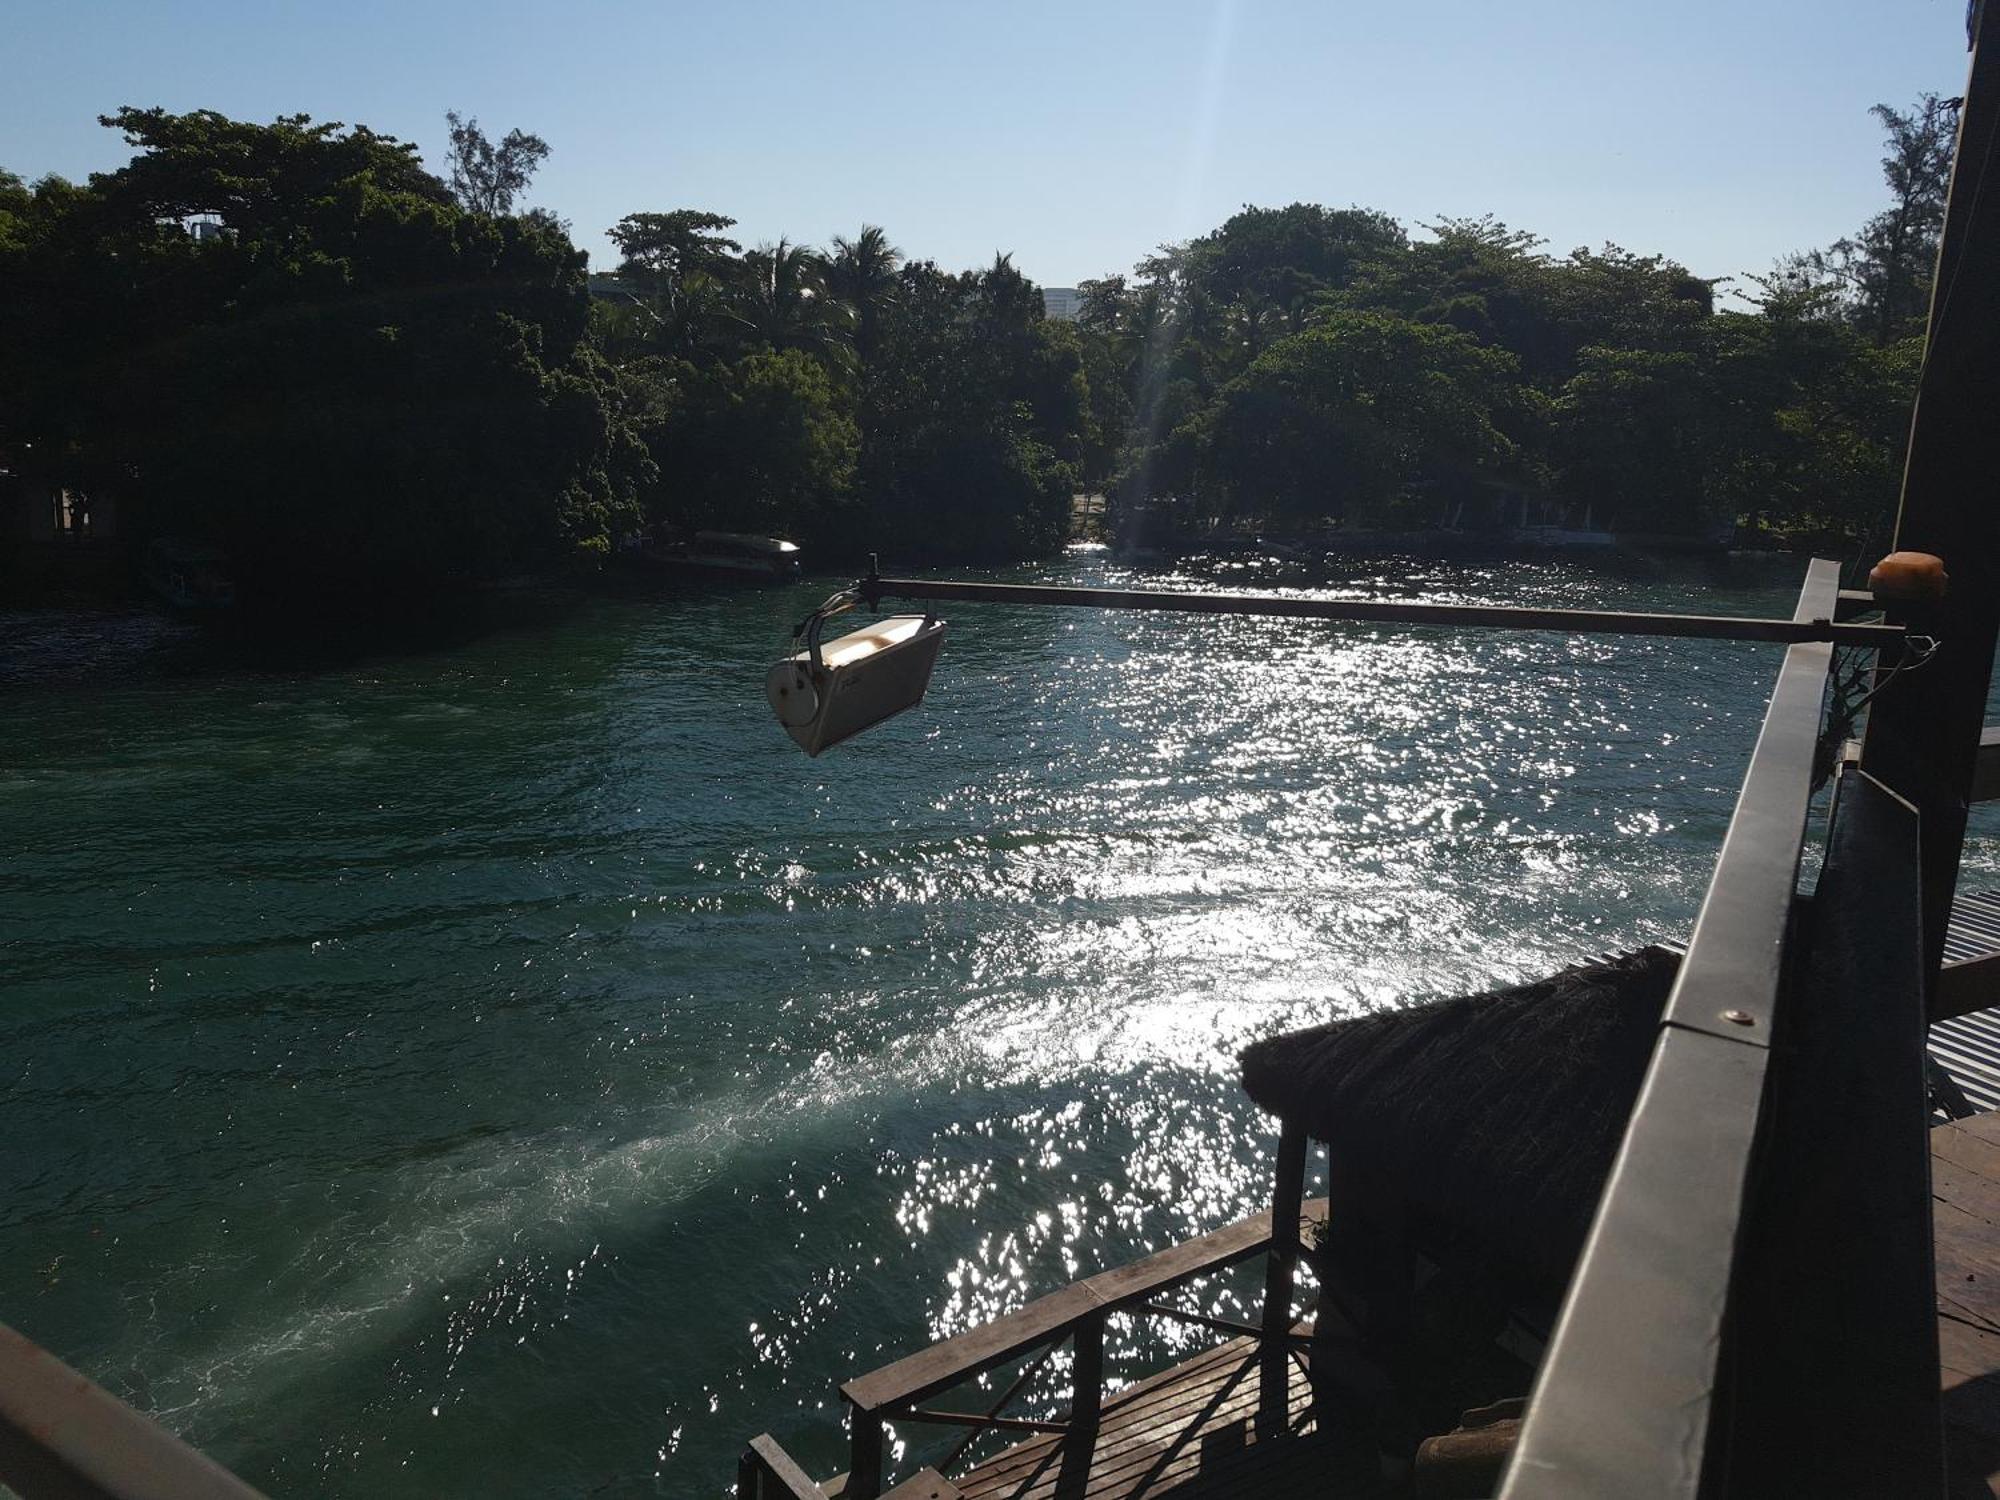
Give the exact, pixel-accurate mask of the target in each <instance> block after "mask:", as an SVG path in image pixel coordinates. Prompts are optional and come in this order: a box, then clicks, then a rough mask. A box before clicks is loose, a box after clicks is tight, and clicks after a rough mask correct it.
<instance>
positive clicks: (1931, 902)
mask: <svg viewBox="0 0 2000 1500" xmlns="http://www.w3.org/2000/svg"><path fill="white" fill-rule="evenodd" d="M1973 41H1974V47H1973V55H1972V68H1971V76H1970V78H1969V79H1968V80H1967V83H1966V89H1965V102H1964V105H1963V107H1962V108H1961V110H1960V114H1959V127H1958V150H1957V155H1956V157H1955V158H1954V160H1953V164H1952V173H1951V196H1950V199H1949V201H1948V203H1947V206H1946V209H1945V223H1944V235H1943V239H1942V242H1941V244H1940V247H1939V256H1938V266H1937V279H1936V282H1935V284H1934V285H1933V287H1932V289H1931V309H1930V325H1929V334H1928V339H1927V343H1926V348H1925V356H1924V365H1923V371H1922V374H1921V375H1920V377H1919V379H1918V385H1917V406H1916V412H1915V415H1914V417H1913V419H1912V421H1911V425H1910V451H1909V457H1908V459H1907V461H1906V462H1905V465H1904V469H1903V495H1902V504H1901V508H1900V510H1899V511H1898V514H1897V518H1896V547H1897V549H1898V550H1900V551H1912V552H1931V553H1935V554H1937V555H1938V556H1939V557H1942V558H1943V559H1944V564H1945V567H1946V569H1947V570H1948V571H1949V572H1950V574H1951V587H1950V591H1949V593H1948V594H1947V596H1946V597H1945V598H1944V600H1943V601H1942V602H1941V603H1940V604H1939V605H1938V606H1936V608H1935V609H1934V611H1932V612H1931V613H1930V614H1929V615H1928V616H1927V617H1925V618H1922V619H1921V620H1919V619H1917V618H1916V617H1915V615H1914V612H1913V613H1912V614H1911V615H1908V616H1905V617H1904V620H1905V623H1906V624H1909V625H1911V626H1912V627H1913V628H1915V629H1919V630H1922V631H1924V632H1926V633H1928V634H1932V635H1935V636H1937V637H1938V639H1939V641H1940V642H1941V644H1940V646H1939V649H1938V652H1937V655H1936V657H1935V659H1933V660H1932V661H1931V662H1930V663H1929V664H1928V665H1927V666H1925V668H1924V670H1923V671H1921V672H1915V673H1910V674H1908V675H1907V676H1906V677H1904V678H1902V679H1901V680H1899V681H1897V682H1896V683H1894V684H1893V685H1891V686H1889V687H1887V688H1886V689H1885V690H1884V691H1883V692H1882V694H1881V696H1880V697H1879V698H1878V699H1877V700H1876V702H1875V705H1874V708H1873V711H1872V712H1871V713H1870V715H1869V724H1868V732H1867V738H1866V740H1865V742H1864V745H1863V750H1862V765H1863V766H1864V767H1865V768H1866V769H1867V770H1868V771H1869V773H1870V774H1872V775H1874V776H1875V777H1877V778H1878V779H1880V780H1881V781H1882V782H1884V783H1885V784H1886V785H1888V786H1889V787H1891V788H1892V789H1894V790H1895V791H1897V792H1899V793H1901V794H1902V795H1903V796H1904V797H1906V798H1908V799H1909V800H1910V801H1912V802H1914V803H1915V804H1916V805H1917V808H1918V810H1919V812H1920V814H1921V816H1922V836H1921V849H1922V859H1923V914H1924V972H1925V984H1926V988H1927V991H1928V992H1929V993H1930V994H1931V995H1932V997H1933V998H1934V997H1935V994H1936V983H1937V974H1938V969H1939V967H1940V965H1941V964H1942V963H1943V959H1944V939H1945V929H1946V927H1947V925H1948V924H1949V922H1950V918H1951V901H1952V892H1953V889H1954V887H1955V886H1956V884H1957V880H1958V864H1959V855H1960V852H1961V850H1962V849H1963V847H1964V844H1965V814H1966V807H1967V803H1968V801H1969V798H1970V793H1971V788H1972V777H1973V768H1974V765H1975V762H1976V759H1977V755H1978V750H1979V738H1980V731H1981V730H1982V728H1983V727H1984V725H1985V719H1986V694H1987V689H1988V686H1989V684H1990V681H1991V677H1992V672H1993V650H1994V644H1995V640H1996V638H1997V637H2000V507H1997V506H1996V501H2000V494H1996V490H2000V452H1996V448H1995V444H1994V440H1993V432H1994V413H1995V411H1996V410H2000V180H1996V181H1993V182H1990V183H1989V182H1988V181H1987V177H1988V173H1989V168H1990V166H1991V165H1992V158H1993V155H1994V143H1995V139H1996V134H2000V9H1996V7H1994V6H1993V5H1990V4H1983V5H1981V6H1980V11H1979V15H1978V17H1977V20H1976V31H1975V34H1974V38H1973ZM1987 186H1990V187H1992V188H1993V191H1992V192H1990V193H1988V192H1984V191H1982V189H1983V188H1984V187H1987Z"/></svg>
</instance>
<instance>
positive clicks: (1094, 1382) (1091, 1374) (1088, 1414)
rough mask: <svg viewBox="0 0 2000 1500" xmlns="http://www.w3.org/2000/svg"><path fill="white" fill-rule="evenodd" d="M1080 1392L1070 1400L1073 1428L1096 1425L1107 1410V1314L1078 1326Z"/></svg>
mask: <svg viewBox="0 0 2000 1500" xmlns="http://www.w3.org/2000/svg"><path fill="white" fill-rule="evenodd" d="M1073 1347H1074V1349H1075V1351H1076V1379H1075V1381H1074V1382H1073V1384H1074V1385H1075V1390H1076V1393H1075V1395H1074V1396H1073V1397H1072V1398H1071V1400H1070V1408H1069V1420H1070V1427H1071V1429H1072V1430H1073V1431H1074V1430H1077V1429H1082V1428H1089V1427H1095V1426H1096V1425H1097V1416H1098V1413H1099V1412H1100V1411H1102V1410H1103V1409H1104V1314H1103V1313H1098V1314H1096V1315H1095V1316H1093V1317H1089V1318H1085V1319H1084V1320H1083V1321H1082V1322H1081V1323H1079V1324H1077V1325H1076V1333H1075V1335H1074V1345H1073Z"/></svg>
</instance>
